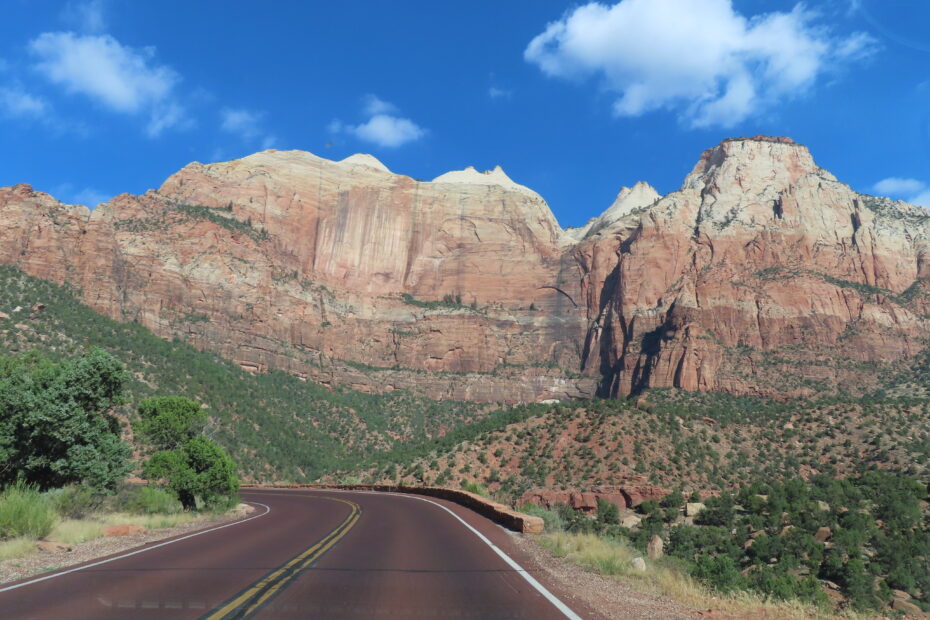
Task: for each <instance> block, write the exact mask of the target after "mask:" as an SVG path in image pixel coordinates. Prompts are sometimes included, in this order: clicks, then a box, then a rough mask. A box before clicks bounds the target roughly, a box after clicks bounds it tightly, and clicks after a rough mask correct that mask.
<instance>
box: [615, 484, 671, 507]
mask: <svg viewBox="0 0 930 620" xmlns="http://www.w3.org/2000/svg"><path fill="white" fill-rule="evenodd" d="M620 493H621V494H622V495H623V497H624V499H625V500H626V504H627V507H629V508H635V507H636V506H639V505H640V504H642V503H643V502H648V501H650V500H656V501H658V500H661V499H662V498H663V497H665V496H666V495H669V494H670V493H671V491H670V490H669V489H665V488H662V487H658V486H655V485H643V486H635V487H634V486H629V487H623V488H621V489H620Z"/></svg>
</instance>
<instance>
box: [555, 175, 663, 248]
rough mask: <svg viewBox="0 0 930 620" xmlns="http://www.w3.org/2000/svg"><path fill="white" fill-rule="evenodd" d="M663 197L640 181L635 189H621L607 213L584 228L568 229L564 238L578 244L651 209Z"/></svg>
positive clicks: (589, 222) (593, 219) (591, 220)
mask: <svg viewBox="0 0 930 620" xmlns="http://www.w3.org/2000/svg"><path fill="white" fill-rule="evenodd" d="M661 197H662V195H661V194H659V192H657V191H656V190H655V188H654V187H652V186H651V185H649V184H648V183H646V182H645V181H639V182H638V183H636V185H634V186H633V187H621V188H620V193H619V194H617V198H616V199H614V202H613V204H611V205H610V206H609V207H608V208H607V210H606V211H604V212H603V213H602V214H600V215H599V216H597V217H595V218H591V219H590V220H588V223H587V224H585V225H584V226H580V227H578V228H568V229H566V230H565V235H564V238H565V239H566V240H568V241H570V242H573V243H577V242H578V241H581V240H582V239H584V238H586V237H589V236H591V235H594V234H596V233H597V232H598V231H600V230H603V229H605V228H607V227H609V226H610V225H611V224H613V223H615V222H618V221H620V220H621V219H623V218H624V217H625V216H627V215H629V214H630V213H632V212H634V211H636V210H637V209H645V208H646V207H649V206H650V205H652V204H653V203H655V202H656V201H657V200H659V199H660V198H661Z"/></svg>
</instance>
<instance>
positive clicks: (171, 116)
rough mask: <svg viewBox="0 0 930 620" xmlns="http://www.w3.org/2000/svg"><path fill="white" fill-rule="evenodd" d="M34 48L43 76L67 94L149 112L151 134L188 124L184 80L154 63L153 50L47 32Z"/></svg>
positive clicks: (100, 38)
mask: <svg viewBox="0 0 930 620" xmlns="http://www.w3.org/2000/svg"><path fill="white" fill-rule="evenodd" d="M29 50H30V52H31V53H32V54H33V55H34V56H35V57H36V58H37V59H38V61H37V63H36V65H35V68H36V69H37V70H38V71H39V73H40V74H41V75H43V76H44V77H45V78H46V79H47V80H48V81H50V82H51V83H52V84H55V85H58V86H61V87H62V88H63V89H64V90H65V92H67V93H69V94H80V95H84V96H86V97H89V98H90V99H93V100H94V101H97V102H98V103H100V104H102V105H103V106H104V107H106V108H109V109H111V110H114V111H117V112H122V113H126V114H146V115H147V116H148V117H149V122H148V124H147V127H146V131H147V133H148V134H149V135H150V136H157V135H158V134H160V133H161V132H162V131H164V130H165V129H168V128H171V127H181V126H184V125H185V124H187V122H188V121H187V118H186V115H185V112H184V109H183V107H182V106H181V105H180V103H178V102H177V100H176V97H175V95H174V88H175V86H176V85H177V83H178V82H179V81H180V78H179V76H178V74H177V73H175V72H174V71H173V70H172V69H171V68H169V67H166V66H163V65H158V64H157V63H156V62H154V56H155V50H154V49H153V48H150V47H147V48H142V49H134V48H131V47H128V46H124V45H122V44H121V43H120V42H119V41H117V40H116V39H114V38H113V37H112V36H110V35H106V34H104V35H78V34H75V33H73V32H45V33H42V34H40V35H39V36H38V37H36V38H35V39H33V40H32V41H31V42H30V44H29Z"/></svg>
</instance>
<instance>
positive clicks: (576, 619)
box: [373, 491, 582, 620]
mask: <svg viewBox="0 0 930 620" xmlns="http://www.w3.org/2000/svg"><path fill="white" fill-rule="evenodd" d="M373 492H374V493H379V491H373ZM380 493H382V494H385V495H397V496H399V497H408V498H410V499H418V500H420V501H422V502H426V503H428V504H432V505H433V506H438V507H440V508H442V509H443V510H445V511H446V512H448V513H449V514H450V515H452V516H453V517H455V518H456V519H458V520H459V522H460V523H461V524H462V525H464V526H465V527H467V528H468V529H470V530H471V531H472V532H473V533H474V534H475V536H477V537H478V538H479V539H481V541H482V542H483V543H485V544H486V545H487V546H489V547H490V548H491V550H493V551H494V553H496V554H497V555H499V556H500V557H501V558H502V559H503V560H504V561H505V562H507V564H508V565H509V566H510V567H511V568H512V569H514V570H515V571H516V572H517V573H518V574H519V575H520V576H522V577H523V578H524V579H526V581H527V582H528V583H529V584H530V585H531V586H533V587H534V588H535V589H536V591H537V592H539V593H540V594H542V595H543V596H544V597H545V598H546V600H547V601H549V602H550V603H552V604H553V605H554V606H555V607H556V609H558V610H559V611H561V612H562V613H563V614H564V615H565V617H566V618H570V619H571V620H582V618H581V616H579V615H578V614H576V613H575V612H574V611H572V610H571V609H570V608H569V607H568V605H566V604H565V603H563V602H562V601H561V600H559V598H558V597H557V596H556V595H555V594H553V593H552V592H550V591H549V590H547V589H546V586H544V585H543V584H541V583H539V582H538V581H536V578H535V577H533V576H532V575H531V574H529V572H527V570H526V569H524V568H523V567H522V566H520V565H519V564H517V563H516V561H515V560H514V559H513V558H511V557H510V556H509V555H507V554H506V553H504V552H503V551H502V550H501V549H500V548H499V547H498V546H497V545H495V544H494V543H492V542H491V541H490V540H488V539H487V537H486V536H485V535H484V534H482V533H481V532H479V531H478V530H476V529H475V528H473V527H472V526H471V525H469V524H468V523H467V522H466V521H465V519H463V518H462V517H460V516H458V515H457V514H455V513H454V512H452V511H451V510H449V509H448V508H447V507H445V506H443V505H442V504H440V503H439V502H434V501H433V500H431V499H426V498H425V497H420V496H418V495H413V494H407V493H384V492H380Z"/></svg>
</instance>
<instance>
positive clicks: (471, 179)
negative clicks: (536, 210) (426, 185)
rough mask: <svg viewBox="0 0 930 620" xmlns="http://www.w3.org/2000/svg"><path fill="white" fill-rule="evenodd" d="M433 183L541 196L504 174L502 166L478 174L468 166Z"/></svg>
mask: <svg viewBox="0 0 930 620" xmlns="http://www.w3.org/2000/svg"><path fill="white" fill-rule="evenodd" d="M433 183H461V184H464V185H498V186H500V187H503V188H506V189H509V190H513V191H517V192H525V193H529V194H532V195H533V196H539V194H537V193H536V192H534V191H533V190H531V189H530V188H528V187H526V186H525V185H520V184H519V183H515V182H514V181H513V179H511V178H510V177H509V176H507V173H506V172H504V169H503V168H501V167H500V166H495V167H494V170H485V171H484V172H478V171H477V170H475V167H474V166H468V167H467V168H465V169H464V170H451V171H449V172H447V173H445V174H440V175H439V176H438V177H436V178H435V179H433Z"/></svg>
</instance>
